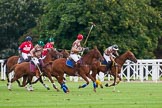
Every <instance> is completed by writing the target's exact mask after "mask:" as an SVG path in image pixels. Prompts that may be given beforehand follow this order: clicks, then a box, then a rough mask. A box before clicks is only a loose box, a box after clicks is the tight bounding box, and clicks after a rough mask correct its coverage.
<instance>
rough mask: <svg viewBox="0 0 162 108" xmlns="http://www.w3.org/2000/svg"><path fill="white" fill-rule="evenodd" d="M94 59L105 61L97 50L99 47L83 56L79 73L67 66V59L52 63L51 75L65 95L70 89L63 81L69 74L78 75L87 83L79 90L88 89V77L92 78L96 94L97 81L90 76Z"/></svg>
mask: <svg viewBox="0 0 162 108" xmlns="http://www.w3.org/2000/svg"><path fill="white" fill-rule="evenodd" d="M94 58H95V59H100V60H103V57H102V55H101V53H100V52H99V50H98V49H97V47H94V48H93V49H92V50H90V51H89V52H88V53H87V54H85V55H83V56H82V58H81V64H80V68H79V71H78V72H76V71H75V69H74V68H72V67H69V66H67V65H66V60H67V59H66V58H60V59H56V60H55V61H53V62H52V71H51V75H52V76H55V77H56V79H57V80H58V83H59V84H60V85H61V88H62V89H63V91H64V93H68V92H69V89H68V87H67V86H66V84H65V83H64V81H63V79H64V74H67V75H69V76H77V75H79V76H81V77H82V78H83V79H84V80H85V81H86V83H85V84H83V85H82V86H79V88H84V87H86V86H87V85H88V84H89V81H88V79H87V77H88V78H90V79H91V80H92V81H93V87H94V91H95V92H96V83H95V79H94V78H93V77H92V76H91V75H90V68H91V63H92V60H93V59H94Z"/></svg>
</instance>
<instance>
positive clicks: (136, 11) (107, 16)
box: [0, 0, 162, 59]
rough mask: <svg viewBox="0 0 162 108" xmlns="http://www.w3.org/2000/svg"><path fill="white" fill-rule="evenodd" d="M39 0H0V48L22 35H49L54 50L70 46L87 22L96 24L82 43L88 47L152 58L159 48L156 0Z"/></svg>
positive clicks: (84, 30)
mask: <svg viewBox="0 0 162 108" xmlns="http://www.w3.org/2000/svg"><path fill="white" fill-rule="evenodd" d="M42 1H45V0H1V1H0V13H1V16H0V34H1V37H0V40H3V42H1V43H0V45H1V46H2V45H3V46H4V45H5V46H4V47H3V48H0V50H2V49H6V48H10V49H13V47H14V48H15V47H16V48H17V44H18V43H16V41H17V40H18V39H19V38H20V36H21V38H20V40H19V42H20V41H22V39H23V38H24V36H25V35H28V34H32V36H33V38H34V41H37V40H38V39H41V40H44V41H45V42H46V40H47V39H48V38H49V37H54V38H55V45H56V46H57V48H65V49H70V48H71V45H72V42H73V41H74V40H75V39H76V36H77V34H79V33H82V34H83V35H84V40H85V39H86V37H87V35H88V32H89V30H90V28H91V23H90V22H94V23H95V24H96V26H95V27H94V28H93V30H92V32H91V34H90V37H89V38H88V42H87V43H86V46H88V47H90V48H92V47H93V46H94V45H97V46H98V48H99V49H100V50H101V51H103V50H104V49H105V48H106V47H108V46H110V45H112V44H117V45H118V46H119V48H120V50H119V52H120V53H124V52H125V51H126V50H131V51H132V52H133V53H134V54H135V55H136V57H137V58H143V59H144V58H155V54H154V51H155V50H156V49H157V48H158V47H160V46H158V44H160V43H158V41H159V39H161V38H162V36H161V32H162V30H161V28H162V19H161V17H162V8H161V7H162V2H161V0H48V1H46V2H47V4H43V3H44V2H42ZM43 12H44V13H43ZM40 16H41V17H40ZM14 51H15V50H14ZM14 51H12V52H13V53H14ZM5 52H6V50H5ZM10 55H11V54H10ZM0 58H2V57H0Z"/></svg>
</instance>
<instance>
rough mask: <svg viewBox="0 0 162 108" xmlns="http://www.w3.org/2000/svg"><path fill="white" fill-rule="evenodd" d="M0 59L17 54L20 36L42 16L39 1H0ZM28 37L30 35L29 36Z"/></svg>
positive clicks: (41, 6)
mask: <svg viewBox="0 0 162 108" xmlns="http://www.w3.org/2000/svg"><path fill="white" fill-rule="evenodd" d="M0 13H1V15H0V35H1V36H0V40H1V42H0V46H3V47H0V50H1V55H0V58H4V57H6V56H8V55H13V54H15V53H16V52H17V47H18V44H19V43H20V41H22V40H20V41H19V43H18V42H17V41H18V39H19V37H20V36H23V34H24V33H26V32H27V31H28V29H30V28H33V27H35V26H36V21H37V20H38V18H39V16H40V15H42V14H43V3H42V2H41V0H0ZM29 35H30V34H29Z"/></svg>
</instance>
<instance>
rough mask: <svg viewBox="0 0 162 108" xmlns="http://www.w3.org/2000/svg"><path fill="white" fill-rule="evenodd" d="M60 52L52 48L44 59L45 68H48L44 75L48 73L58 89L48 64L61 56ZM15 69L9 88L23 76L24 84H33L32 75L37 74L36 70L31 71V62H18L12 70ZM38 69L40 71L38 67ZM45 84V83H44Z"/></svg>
mask: <svg viewBox="0 0 162 108" xmlns="http://www.w3.org/2000/svg"><path fill="white" fill-rule="evenodd" d="M60 56H62V55H60V53H59V52H58V51H56V50H55V49H51V50H50V51H48V53H47V55H46V57H45V59H43V63H44V64H45V65H44V67H43V69H46V71H45V72H44V73H43V74H44V75H46V76H47V77H48V78H49V80H50V81H51V83H52V84H53V87H54V88H55V89H56V90H57V87H56V86H55V84H54V81H53V80H52V78H51V75H50V72H49V71H50V68H49V66H48V65H46V64H48V62H50V61H51V60H52V59H53V58H59V57H60ZM13 69H14V78H12V79H11V81H10V82H9V83H8V89H9V90H11V83H13V82H14V81H18V79H19V78H21V77H23V85H22V87H23V86H25V85H26V84H27V83H28V82H29V83H30V85H31V80H32V77H33V76H35V72H33V71H32V72H31V69H30V62H23V63H21V64H16V65H14V66H13V67H12V68H11V70H10V71H12V70H13ZM36 71H38V70H37V69H36ZM27 79H28V82H26V80H27ZM42 84H43V83H42Z"/></svg>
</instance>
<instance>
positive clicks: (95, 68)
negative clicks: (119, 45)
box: [91, 51, 137, 87]
mask: <svg viewBox="0 0 162 108" xmlns="http://www.w3.org/2000/svg"><path fill="white" fill-rule="evenodd" d="M126 60H130V61H133V62H134V63H137V59H136V57H135V56H134V54H133V53H132V52H131V51H126V52H125V53H124V54H122V55H120V56H118V57H116V58H115V63H114V64H113V65H112V66H111V68H110V69H108V67H107V66H106V65H102V64H101V62H100V61H97V60H94V61H93V65H92V74H91V75H92V77H93V78H94V79H96V74H98V73H99V72H103V73H107V72H108V71H109V74H110V75H112V76H113V77H114V82H113V83H112V84H111V85H110V86H109V87H111V86H115V84H118V83H119V82H120V81H121V77H120V75H119V74H120V73H121V68H122V66H123V64H124V63H125V61H126ZM117 78H119V81H117V82H116V79H117ZM100 84H101V83H100ZM100 86H101V87H102V85H100ZM106 86H108V83H107V84H106Z"/></svg>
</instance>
